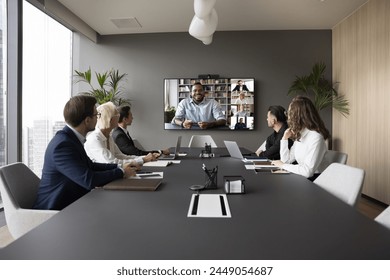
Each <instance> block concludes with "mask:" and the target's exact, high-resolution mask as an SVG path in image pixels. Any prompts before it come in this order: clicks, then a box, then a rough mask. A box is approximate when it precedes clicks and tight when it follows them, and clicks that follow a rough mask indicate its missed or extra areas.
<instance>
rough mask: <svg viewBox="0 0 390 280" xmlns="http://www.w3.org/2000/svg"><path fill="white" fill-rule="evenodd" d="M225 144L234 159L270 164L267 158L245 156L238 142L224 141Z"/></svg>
mask: <svg viewBox="0 0 390 280" xmlns="http://www.w3.org/2000/svg"><path fill="white" fill-rule="evenodd" d="M223 142H225V146H226V148H227V150H228V152H229V154H230V156H231V157H232V158H238V159H242V160H244V161H260V162H269V160H268V159H267V158H265V157H258V156H245V157H244V156H243V155H242V153H241V151H240V148H239V147H238V145H237V142H235V141H226V140H225V141H223Z"/></svg>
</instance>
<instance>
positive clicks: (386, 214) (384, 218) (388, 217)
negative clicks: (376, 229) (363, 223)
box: [375, 206, 390, 229]
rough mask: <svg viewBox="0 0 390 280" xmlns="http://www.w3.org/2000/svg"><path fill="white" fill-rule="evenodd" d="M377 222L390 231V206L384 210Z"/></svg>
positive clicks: (376, 219)
mask: <svg viewBox="0 0 390 280" xmlns="http://www.w3.org/2000/svg"><path fill="white" fill-rule="evenodd" d="M375 221H377V222H378V223H380V224H382V225H384V226H385V227H387V228H388V229H390V206H388V207H387V208H386V209H385V210H383V211H382V213H380V214H379V215H378V216H377V217H376V218H375Z"/></svg>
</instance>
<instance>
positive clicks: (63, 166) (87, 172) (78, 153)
mask: <svg viewBox="0 0 390 280" xmlns="http://www.w3.org/2000/svg"><path fill="white" fill-rule="evenodd" d="M97 117H98V113H97V111H96V99H95V98H94V97H92V96H87V95H79V96H74V97H72V98H71V99H70V100H69V101H68V102H67V103H66V105H65V107H64V118H65V122H66V123H67V125H66V126H65V127H64V128H63V129H62V130H60V131H58V132H57V134H56V135H55V136H54V137H53V139H52V140H51V141H50V143H49V145H48V146H47V149H46V153H45V160H44V164H43V170H42V179H41V182H40V185H39V189H38V196H37V200H36V202H35V205H34V208H36V209H52V210H61V209H63V208H65V207H66V206H68V205H69V204H71V203H72V202H74V201H76V200H77V199H79V198H80V197H82V196H83V195H85V194H86V193H88V192H89V191H90V190H92V189H93V188H95V187H99V186H103V185H105V184H107V183H109V182H111V181H113V180H116V179H120V178H124V177H130V176H134V175H135V170H134V168H133V167H131V166H130V165H127V166H125V167H124V168H123V170H122V169H121V168H119V167H118V165H117V164H102V163H94V162H92V161H91V160H90V159H89V157H88V156H87V154H86V152H85V150H84V146H83V144H84V142H85V136H86V135H87V133H88V132H89V131H92V130H94V129H95V125H96V121H97Z"/></svg>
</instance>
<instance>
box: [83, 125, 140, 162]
mask: <svg viewBox="0 0 390 280" xmlns="http://www.w3.org/2000/svg"><path fill="white" fill-rule="evenodd" d="M107 140H108V145H109V148H107ZM84 148H85V151H86V152H87V155H88V156H89V158H90V159H91V160H92V161H95V162H101V163H116V164H118V165H120V166H123V164H124V163H129V162H133V161H135V162H136V163H138V164H141V165H142V164H143V163H144V160H143V157H138V156H134V155H125V154H123V153H122V152H121V151H120V150H119V148H118V146H117V145H116V144H115V142H114V139H113V138H112V136H111V134H110V136H109V138H108V139H107V138H106V136H104V134H103V133H102V132H101V131H100V129H99V128H96V129H95V130H94V131H92V132H91V133H89V134H88V135H87V141H86V142H85V144H84Z"/></svg>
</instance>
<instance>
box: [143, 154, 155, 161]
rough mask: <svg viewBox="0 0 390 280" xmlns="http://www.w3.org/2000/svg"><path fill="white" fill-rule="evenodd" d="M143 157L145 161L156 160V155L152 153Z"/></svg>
mask: <svg viewBox="0 0 390 280" xmlns="http://www.w3.org/2000/svg"><path fill="white" fill-rule="evenodd" d="M143 159H144V162H149V161H155V160H156V157H155V156H154V155H153V154H152V153H149V154H147V155H146V156H144V157H143Z"/></svg>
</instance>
